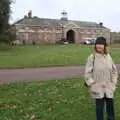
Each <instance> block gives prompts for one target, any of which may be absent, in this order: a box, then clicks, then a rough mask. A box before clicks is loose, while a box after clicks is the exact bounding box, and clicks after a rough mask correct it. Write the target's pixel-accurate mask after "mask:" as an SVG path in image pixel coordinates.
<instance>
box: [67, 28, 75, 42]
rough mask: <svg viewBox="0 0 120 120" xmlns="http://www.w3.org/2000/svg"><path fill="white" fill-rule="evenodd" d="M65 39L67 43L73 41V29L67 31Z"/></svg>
mask: <svg viewBox="0 0 120 120" xmlns="http://www.w3.org/2000/svg"><path fill="white" fill-rule="evenodd" d="M67 40H68V42H69V43H75V32H74V31H73V30H69V31H68V32H67Z"/></svg>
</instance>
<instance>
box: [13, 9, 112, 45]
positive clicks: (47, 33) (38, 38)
mask: <svg viewBox="0 0 120 120" xmlns="http://www.w3.org/2000/svg"><path fill="white" fill-rule="evenodd" d="M62 15H63V16H62V17H61V19H47V18H38V17H36V16H35V17H33V16H32V12H31V11H30V12H29V13H28V15H27V16H24V18H23V19H20V20H18V21H17V22H15V23H14V25H15V26H16V31H17V32H16V34H17V40H19V41H20V42H21V43H26V44H54V43H56V41H57V40H60V39H62V38H65V39H67V40H68V41H69V43H80V42H81V41H82V40H85V39H95V38H96V37H98V36H104V37H105V38H106V39H107V42H108V43H110V29H108V28H106V27H104V26H103V23H99V24H97V23H95V22H85V21H77V20H68V18H67V13H66V12H65V11H64V12H62Z"/></svg>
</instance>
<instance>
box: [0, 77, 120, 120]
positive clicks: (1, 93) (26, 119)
mask: <svg viewBox="0 0 120 120" xmlns="http://www.w3.org/2000/svg"><path fill="white" fill-rule="evenodd" d="M119 91H120V88H118V89H117V92H116V98H115V100H116V120H120V114H119V113H120V93H119ZM0 120H95V104H94V100H93V99H92V98H91V95H90V93H89V92H88V88H85V87H84V86H83V79H82V78H79V79H68V80H53V81H42V82H29V83H14V84H13V83H12V84H8V85H1V86H0Z"/></svg>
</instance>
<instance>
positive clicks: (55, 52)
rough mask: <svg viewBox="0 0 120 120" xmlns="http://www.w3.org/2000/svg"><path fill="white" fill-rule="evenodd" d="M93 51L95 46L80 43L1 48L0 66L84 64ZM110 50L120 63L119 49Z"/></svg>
mask: <svg viewBox="0 0 120 120" xmlns="http://www.w3.org/2000/svg"><path fill="white" fill-rule="evenodd" d="M92 51H93V47H91V46H80V45H41V46H14V47H11V49H10V48H9V49H7V50H0V68H17V67H22V68H24V67H40V66H73V65H75V66H77V65H84V64H85V61H86V58H87V56H88V55H89V54H90V53H91V52H92ZM110 51H111V54H112V56H113V58H114V60H115V62H116V63H120V57H119V56H120V52H119V49H114V48H113V47H112V48H111V49H110Z"/></svg>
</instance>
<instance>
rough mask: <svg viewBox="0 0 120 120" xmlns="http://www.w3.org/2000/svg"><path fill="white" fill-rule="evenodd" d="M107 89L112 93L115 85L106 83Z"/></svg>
mask: <svg viewBox="0 0 120 120" xmlns="http://www.w3.org/2000/svg"><path fill="white" fill-rule="evenodd" d="M108 89H109V90H110V91H112V92H114V91H115V90H116V85H115V84H114V83H108Z"/></svg>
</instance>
